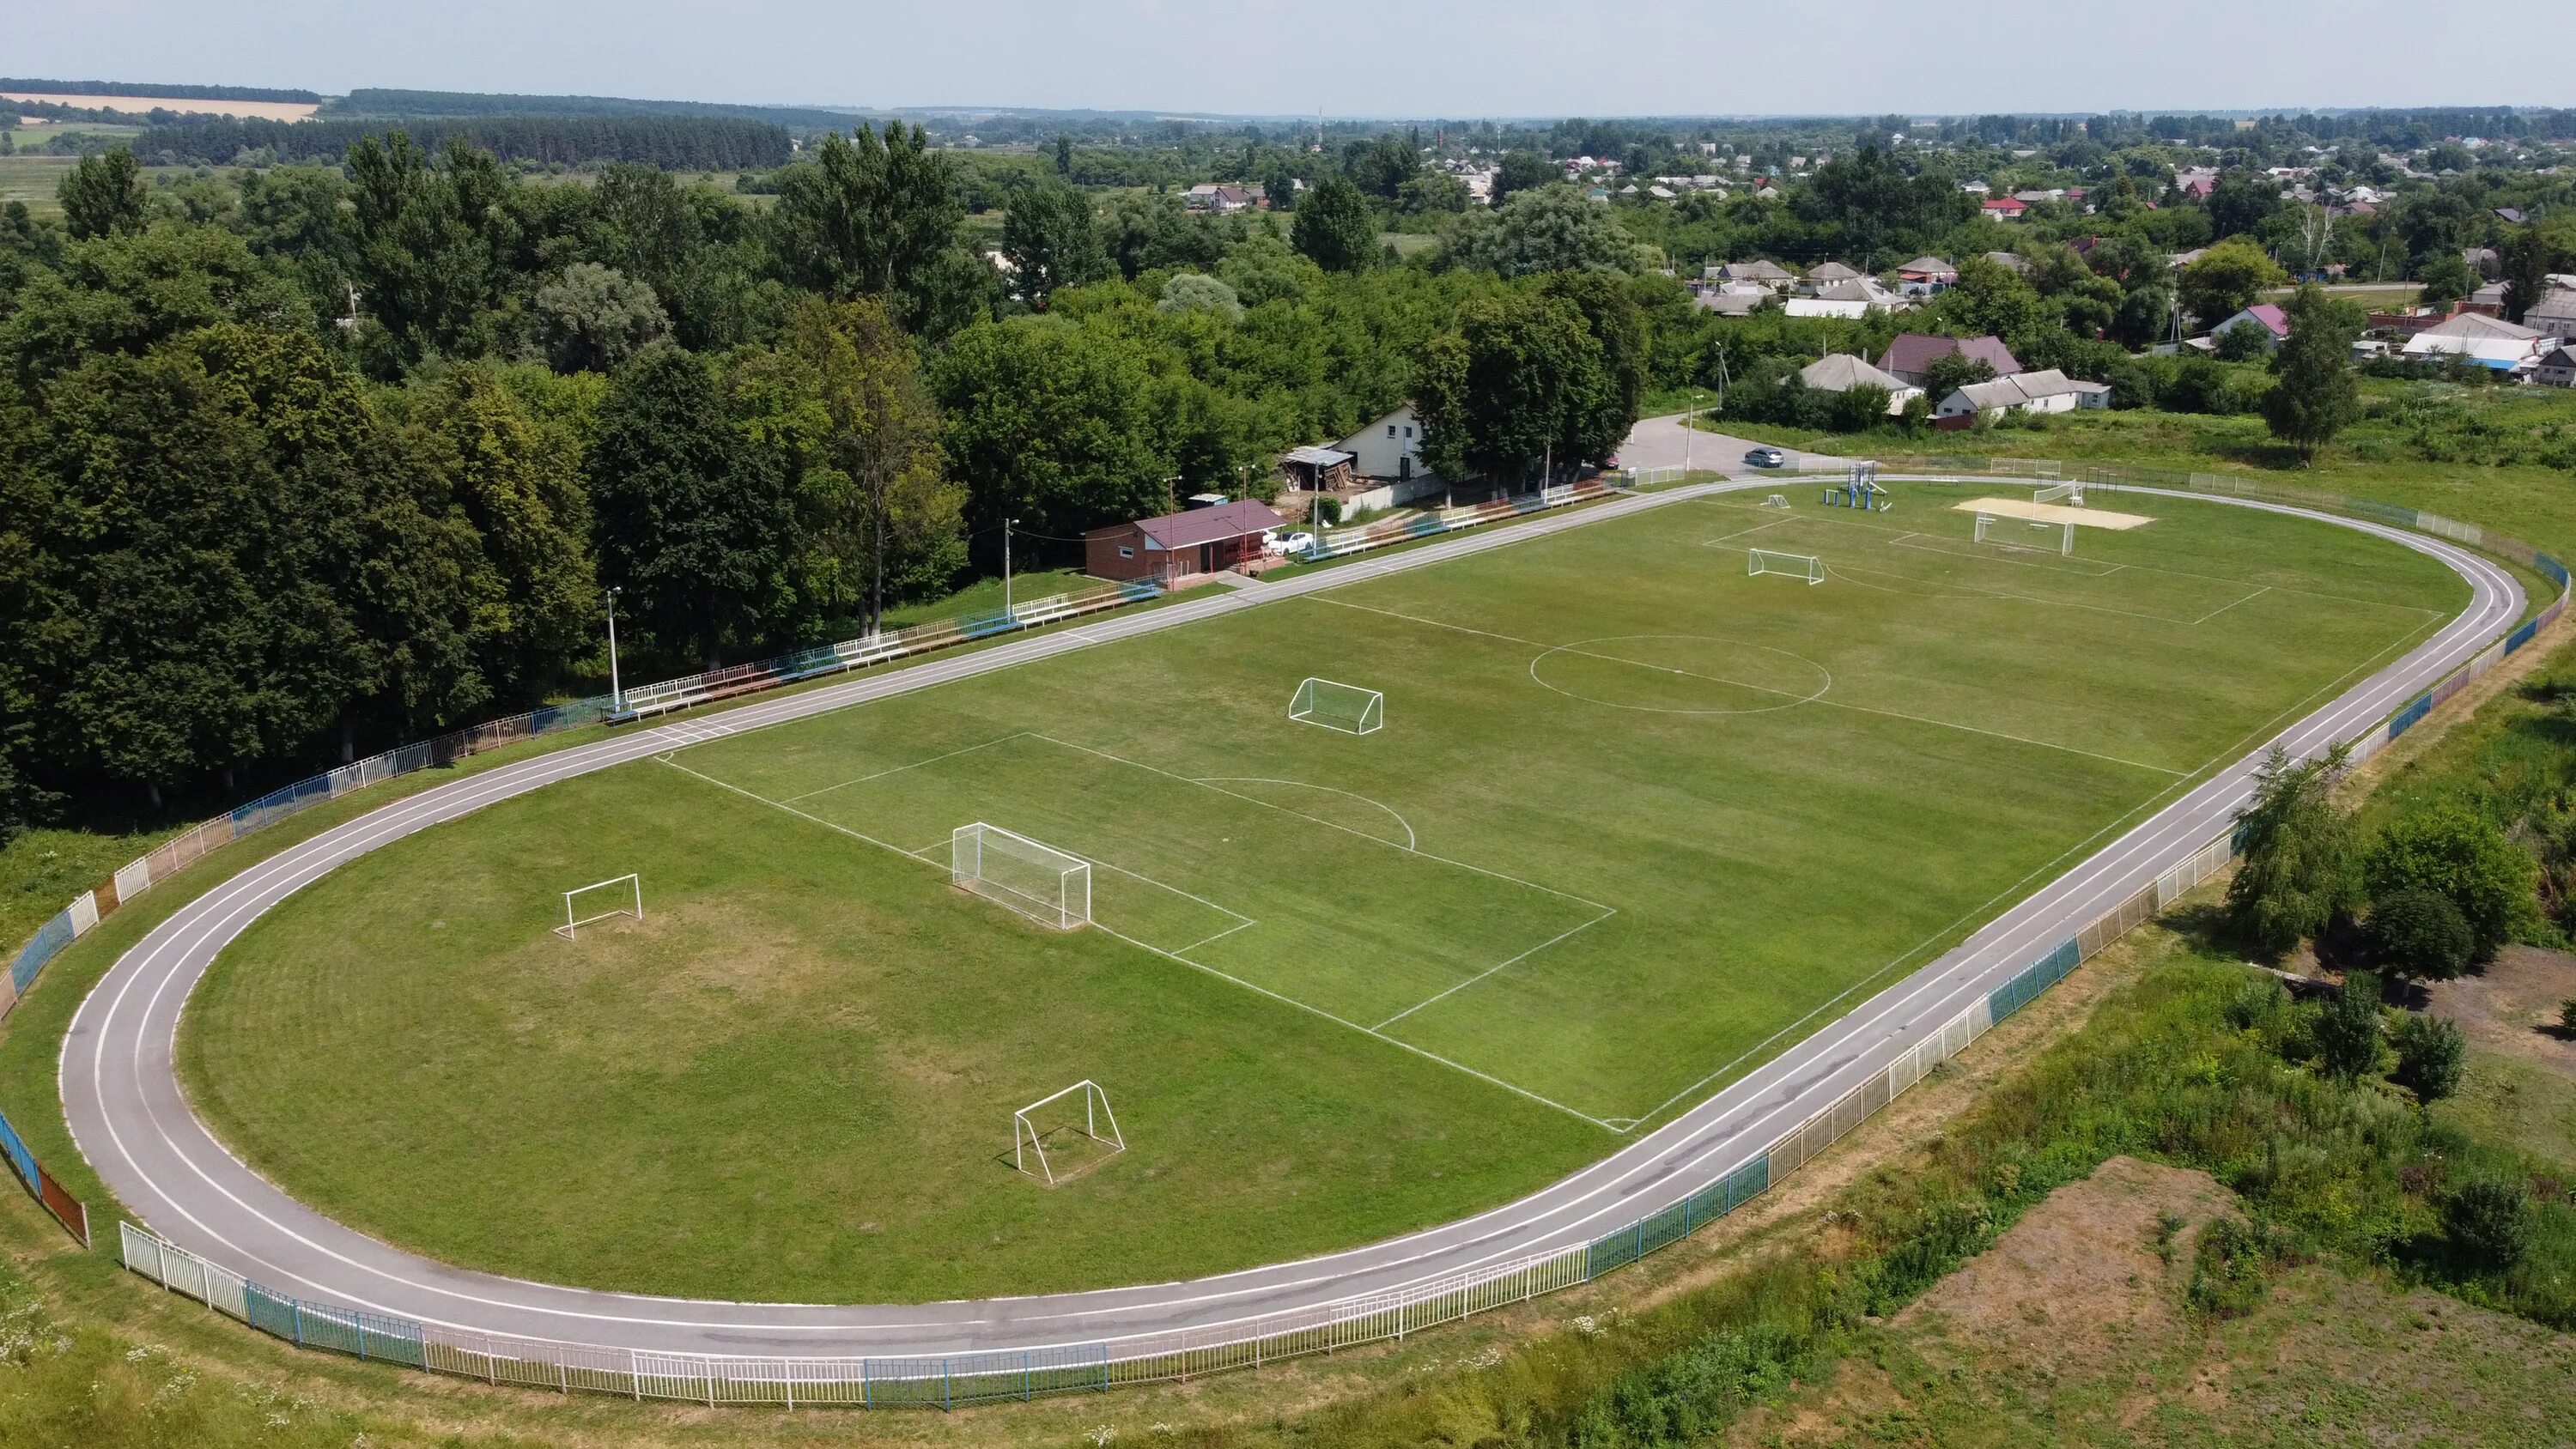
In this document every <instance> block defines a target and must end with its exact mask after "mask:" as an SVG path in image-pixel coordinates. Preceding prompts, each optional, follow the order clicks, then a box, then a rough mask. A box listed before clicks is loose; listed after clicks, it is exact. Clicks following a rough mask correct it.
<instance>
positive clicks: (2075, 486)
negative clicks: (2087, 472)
mask: <svg viewBox="0 0 2576 1449" xmlns="http://www.w3.org/2000/svg"><path fill="white" fill-rule="evenodd" d="M2030 501H2031V502H2033V503H2065V504H2071V505H2073V506H2074V507H2077V508H2081V507H2083V506H2084V485H2083V484H2081V483H2052V484H2050V485H2049V486H2048V487H2045V488H2038V489H2033V490H2032V491H2031V495H2030Z"/></svg>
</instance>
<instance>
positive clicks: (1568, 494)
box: [1297, 480, 1610, 563]
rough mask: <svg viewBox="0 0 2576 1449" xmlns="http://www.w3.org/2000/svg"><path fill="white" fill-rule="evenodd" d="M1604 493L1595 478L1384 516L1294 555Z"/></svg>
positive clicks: (1459, 525) (1375, 544)
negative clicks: (1457, 505)
mask: <svg viewBox="0 0 2576 1449" xmlns="http://www.w3.org/2000/svg"><path fill="white" fill-rule="evenodd" d="M1609 496H1610V489H1609V488H1608V487H1606V486H1604V485H1603V484H1602V483H1601V482H1599V481H1598V480H1587V481H1585V482H1582V483H1560V484H1557V485H1555V486H1553V487H1549V488H1542V489H1540V490H1538V491H1537V492H1535V493H1521V494H1515V495H1513V496H1511V497H1509V498H1497V499H1495V500H1494V501H1492V502H1491V503H1477V504H1471V505H1469V506H1467V507H1464V508H1436V509H1433V510H1431V511H1430V512H1428V513H1417V514H1415V515H1414V516H1413V517H1411V518H1390V519H1386V520H1384V521H1381V522H1378V523H1371V524H1365V525H1362V526H1361V527H1358V528H1350V529H1344V530H1343V531H1342V532H1340V533H1327V534H1323V535H1321V536H1319V537H1317V538H1316V540H1315V542H1314V544H1313V545H1312V546H1310V547H1309V548H1307V549H1306V550H1305V551H1304V552H1302V553H1300V554H1299V555H1298V556H1297V557H1298V558H1299V559H1300V560H1301V561H1303V562H1306V563H1322V562H1324V561H1325V560H1326V559H1336V558H1349V557H1350V556H1351V555H1353V554H1359V553H1367V552H1369V551H1370V550H1372V549H1380V548H1385V547H1388V546H1389V545H1391V544H1399V543H1411V542H1413V541H1414V540H1415V539H1421V538H1438V537H1439V536H1440V535H1442V534H1444V533H1457V532H1460V531H1462V530H1465V529H1470V528H1479V527H1482V526H1484V525H1485V524H1488V523H1501V522H1504V521H1506V520H1509V519H1514V518H1519V517H1521V516H1523V515H1525V514H1531V513H1543V512H1545V511H1547V510H1548V509H1551V508H1565V507H1568V506H1570V505H1572V504H1576V503H1589V502H1591V501H1592V500H1594V499H1596V498H1607V497H1609Z"/></svg>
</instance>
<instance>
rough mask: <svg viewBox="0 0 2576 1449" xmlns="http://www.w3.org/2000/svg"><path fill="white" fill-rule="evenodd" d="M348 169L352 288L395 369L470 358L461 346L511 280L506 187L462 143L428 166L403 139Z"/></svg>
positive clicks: (366, 147)
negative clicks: (435, 359)
mask: <svg viewBox="0 0 2576 1449" xmlns="http://www.w3.org/2000/svg"><path fill="white" fill-rule="evenodd" d="M348 167H349V181H350V188H349V197H350V202H351V206H350V212H349V222H350V228H351V232H352V235H353V237H354V239H355V243H356V245H355V265H356V270H357V274H358V289H359V293H360V296H361V297H362V299H363V301H364V305H365V307H366V311H367V315H368V317H370V318H371V319H373V320H374V321H375V322H376V323H377V324H378V325H379V326H381V327H382V328H383V329H384V336H385V337H386V338H388V339H389V340H390V342H391V344H392V349H393V353H394V360H395V361H397V362H400V363H410V362H416V361H418V360H419V359H420V358H422V357H424V356H426V355H428V354H430V353H432V352H458V351H471V350H472V349H471V348H470V347H460V343H463V342H464V341H465V339H466V336H467V332H468V329H469V328H470V327H471V326H472V324H473V322H474V320H475V316H476V313H477V312H478V311H479V310H480V309H481V308H482V307H483V306H484V304H485V303H486V302H487V301H488V300H490V299H491V298H493V297H494V295H495V294H496V291H497V289H498V287H499V286H500V284H501V283H502V282H503V281H505V280H506V279H507V270H506V268H505V267H504V266H503V265H502V256H503V254H504V253H506V252H508V251H510V250H511V249H512V248H513V246H514V244H515V240H516V226H515V223H513V222H512V221H511V219H510V217H509V215H508V212H507V210H506V209H505V208H504V207H503V206H502V205H501V197H502V194H503V193H504V192H506V191H507V190H508V189H509V186H510V182H509V179H508V178H507V177H506V176H504V175H503V174H502V173H501V172H500V171H499V170H498V169H497V168H496V167H495V166H494V164H493V162H492V158H491V157H490V156H488V155H486V154H484V153H483V152H480V151H476V150H473V149H472V148H470V147H467V146H465V145H463V144H462V143H457V144H453V145H450V146H449V147H448V148H447V151H446V152H445V154H444V155H442V156H441V157H440V158H439V159H438V160H437V161H436V162H435V163H433V162H432V161H431V159H430V157H429V154H428V153H427V152H425V151H422V150H421V149H420V148H419V147H417V146H415V145H413V144H412V139H411V136H410V134H409V133H407V132H404V131H399V130H398V131H394V132H391V133H389V134H388V135H387V136H386V137H385V138H384V140H383V141H382V142H381V143H379V142H378V141H377V139H376V138H375V137H373V136H369V137H366V138H365V139H363V140H361V141H360V142H359V143H358V144H357V145H356V146H353V147H351V148H350V150H349V159H348Z"/></svg>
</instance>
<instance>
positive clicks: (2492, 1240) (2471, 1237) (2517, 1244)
mask: <svg viewBox="0 0 2576 1449" xmlns="http://www.w3.org/2000/svg"><path fill="white" fill-rule="evenodd" d="M2531 1219H2532V1212H2531V1203H2530V1201H2529V1200H2528V1199H2526V1198H2525V1197H2524V1196H2523V1192H2522V1187H2521V1185H2520V1184H2519V1183H2511V1182H2500V1181H2498V1180H2496V1179H2494V1178H2491V1177H2485V1178H2472V1179H2471V1180H2469V1181H2467V1182H2464V1183H2462V1184H2460V1186H2459V1188H2458V1189H2457V1190H2455V1191H2454V1192H2453V1193H2452V1194H2451V1195H2450V1197H2449V1198H2448V1199H2446V1200H2445V1201H2444V1202H2443V1204H2442V1232H2443V1234H2444V1236H2446V1237H2448V1238H2449V1239H2450V1242H2451V1246H2452V1248H2453V1249H2455V1250H2456V1251H2457V1252H2458V1253H2459V1254H2460V1256H2461V1257H2463V1258H2465V1259H2466V1260H2468V1262H2470V1263H2471V1264H2473V1265H2475V1266H2477V1267H2481V1268H2487V1269H2492V1270H2494V1271H2497V1272H2501V1271H2503V1270H2505V1269H2507V1268H2511V1267H2512V1266H2514V1265H2515V1264H2516V1263H2519V1262H2521V1261H2522V1259H2523V1256H2524V1255H2525V1254H2527V1253H2529V1252H2530V1251H2531V1228H2532V1222H2531Z"/></svg>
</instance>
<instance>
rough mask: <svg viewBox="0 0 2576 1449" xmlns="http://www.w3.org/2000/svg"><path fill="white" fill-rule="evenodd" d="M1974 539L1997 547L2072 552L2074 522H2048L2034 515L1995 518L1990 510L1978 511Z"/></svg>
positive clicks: (2073, 545) (2061, 552)
mask: <svg viewBox="0 0 2576 1449" xmlns="http://www.w3.org/2000/svg"><path fill="white" fill-rule="evenodd" d="M2051 535H2054V537H2052V536H2051ZM1977 542H1979V543H1984V544H1992V545H1994V546H1995V547H1997V548H2011V549H2022V550H2025V551H2028V552H2031V553H2054V554H2059V555H2061V556H2062V555H2067V554H2072V553H2074V552H2075V525H2074V524H2071V523H2048V522H2044V521H2042V520H2040V519H2036V518H1997V517H1996V516H1995V515H1993V514H1991V513H1980V514H1978V515H1977Z"/></svg>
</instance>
